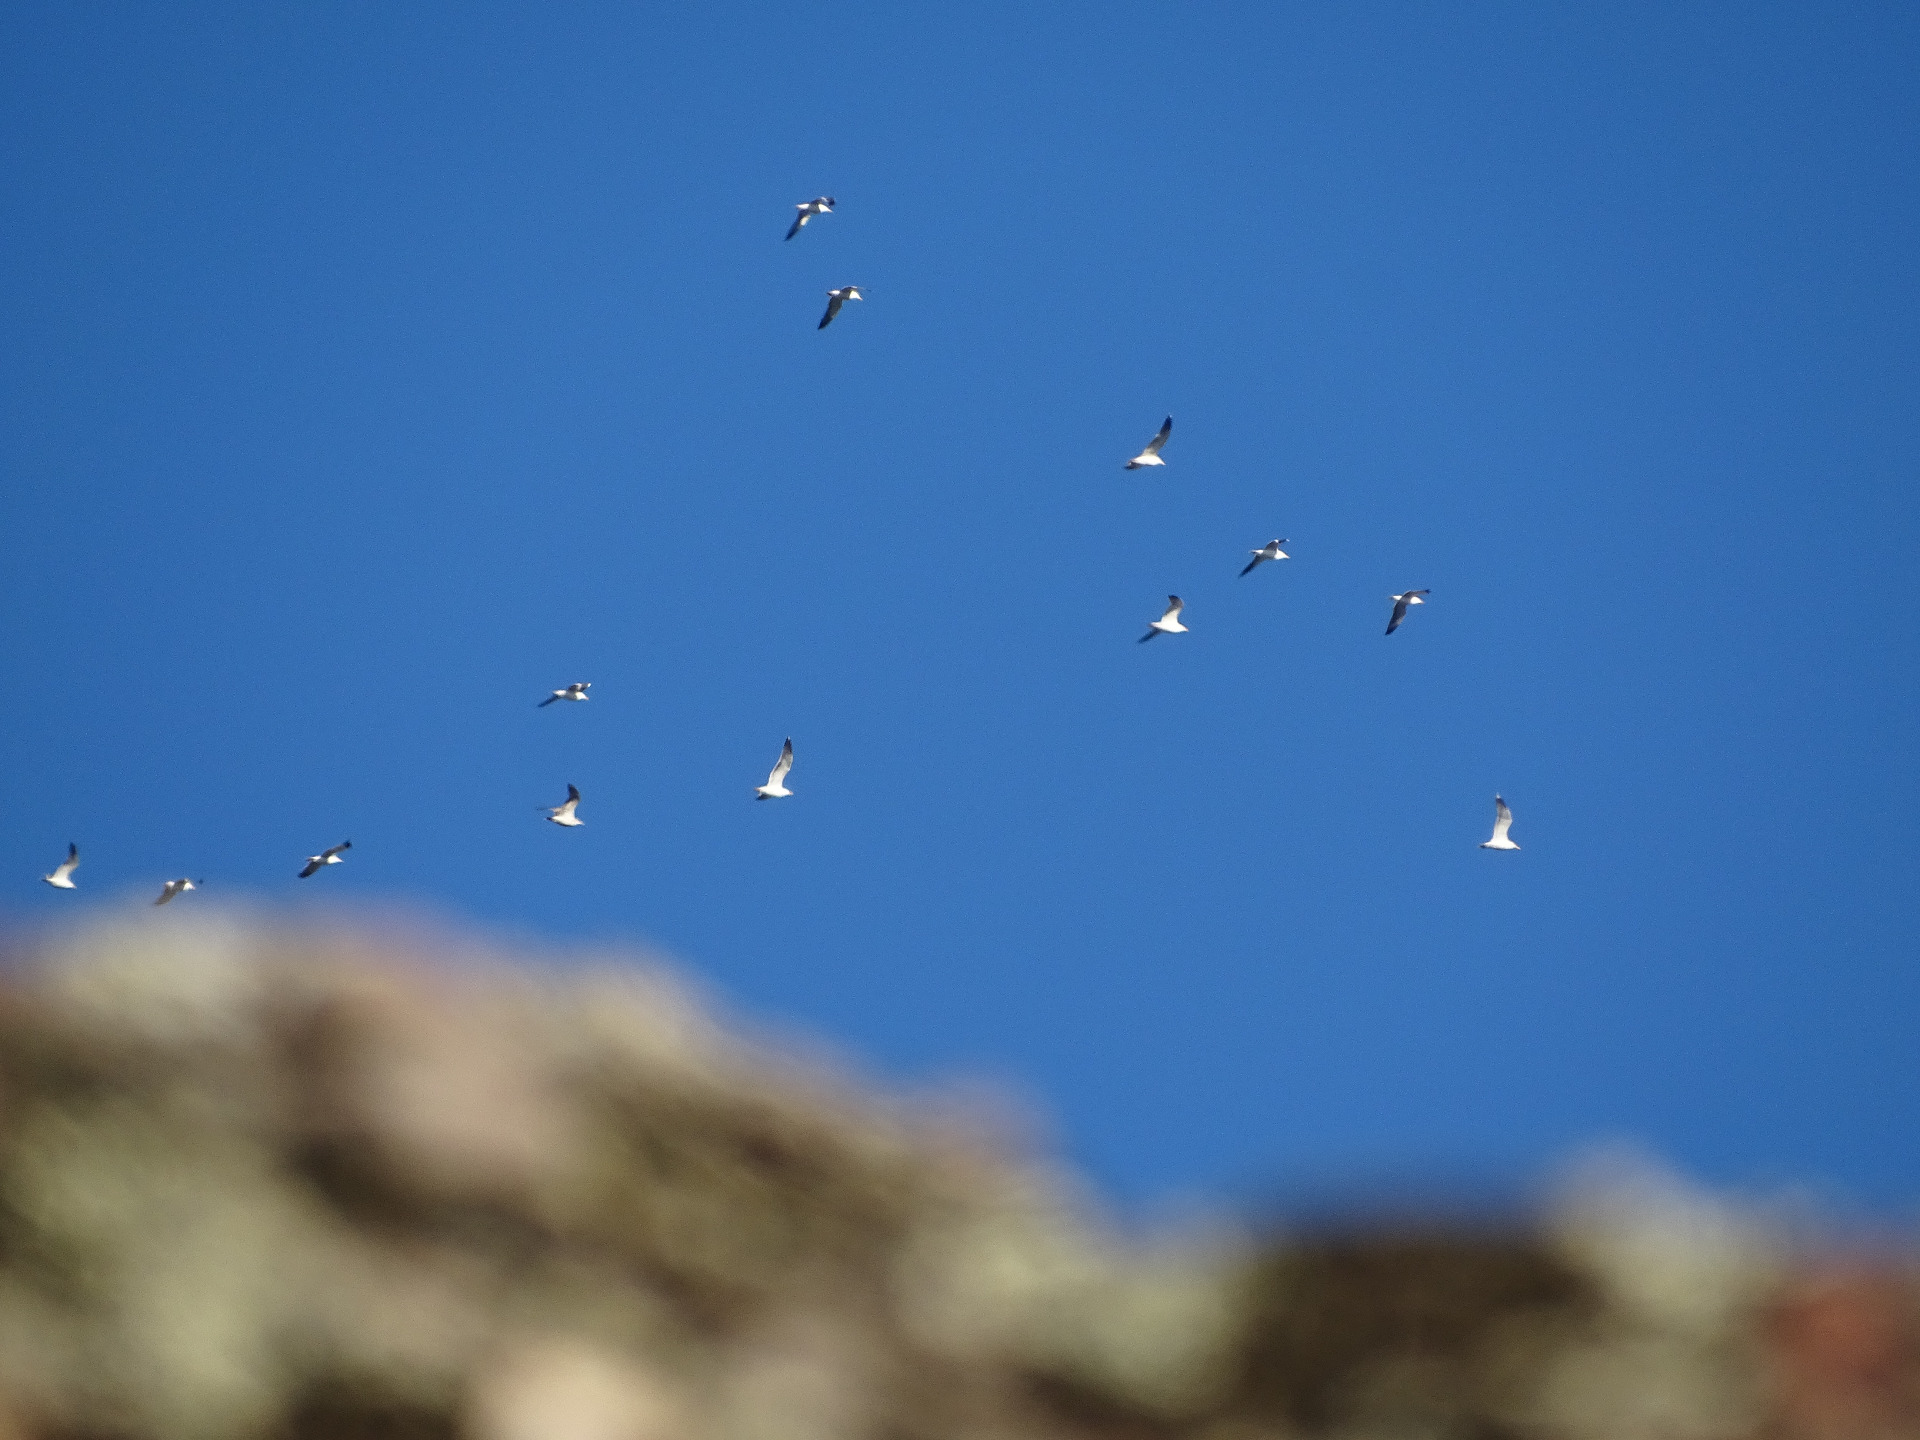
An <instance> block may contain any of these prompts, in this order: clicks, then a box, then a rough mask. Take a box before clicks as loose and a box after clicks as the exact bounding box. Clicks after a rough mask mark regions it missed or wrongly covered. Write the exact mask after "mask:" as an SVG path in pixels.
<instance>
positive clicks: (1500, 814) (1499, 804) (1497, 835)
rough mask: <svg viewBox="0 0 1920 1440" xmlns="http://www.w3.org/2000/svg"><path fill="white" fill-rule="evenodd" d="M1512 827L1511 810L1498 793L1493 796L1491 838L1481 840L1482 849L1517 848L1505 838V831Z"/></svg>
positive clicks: (1517, 847)
mask: <svg viewBox="0 0 1920 1440" xmlns="http://www.w3.org/2000/svg"><path fill="white" fill-rule="evenodd" d="M1512 828H1513V811H1511V810H1509V809H1508V808H1507V802H1506V801H1504V800H1502V799H1501V798H1500V797H1499V796H1498V795H1496V796H1494V797H1493V838H1492V839H1491V840H1482V841H1481V842H1480V848H1481V849H1482V850H1518V849H1519V848H1520V847H1519V846H1518V845H1516V844H1514V843H1513V841H1511V840H1509V839H1508V838H1507V831H1509V830H1511V829H1512Z"/></svg>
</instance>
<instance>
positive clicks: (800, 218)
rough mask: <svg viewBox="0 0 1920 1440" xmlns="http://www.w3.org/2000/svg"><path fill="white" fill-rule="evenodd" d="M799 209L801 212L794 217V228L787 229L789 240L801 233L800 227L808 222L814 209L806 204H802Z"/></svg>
mask: <svg viewBox="0 0 1920 1440" xmlns="http://www.w3.org/2000/svg"><path fill="white" fill-rule="evenodd" d="M799 210H800V213H799V214H798V215H796V216H795V217H794V221H793V228H792V229H791V230H789V231H787V239H789V240H791V239H792V238H793V237H794V236H796V235H798V234H799V233H800V227H801V226H802V225H804V224H806V223H807V220H808V219H809V218H810V216H811V215H812V211H811V210H809V209H808V208H807V207H806V206H805V205H802V206H800V207H799Z"/></svg>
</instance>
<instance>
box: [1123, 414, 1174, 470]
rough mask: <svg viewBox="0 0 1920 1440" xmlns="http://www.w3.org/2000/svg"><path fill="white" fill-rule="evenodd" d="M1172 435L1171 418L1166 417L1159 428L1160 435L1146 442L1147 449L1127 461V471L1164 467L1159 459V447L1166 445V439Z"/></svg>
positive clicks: (1163, 462) (1164, 462) (1162, 461)
mask: <svg viewBox="0 0 1920 1440" xmlns="http://www.w3.org/2000/svg"><path fill="white" fill-rule="evenodd" d="M1171 434H1173V416H1171V415H1169V416H1167V418H1166V420H1165V421H1164V422H1163V423H1162V424H1161V426H1160V433H1159V434H1158V435H1156V436H1154V437H1153V438H1152V439H1151V440H1149V441H1147V448H1146V449H1144V450H1142V451H1141V452H1140V453H1139V454H1138V455H1136V456H1134V457H1133V458H1132V459H1131V460H1129V461H1127V469H1129V470H1138V469H1139V468H1140V467H1141V466H1142V465H1164V464H1166V463H1167V462H1166V461H1164V460H1162V459H1161V458H1160V447H1161V446H1162V445H1164V444H1166V443H1167V437H1168V436H1169V435H1171Z"/></svg>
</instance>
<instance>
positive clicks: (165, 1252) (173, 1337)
mask: <svg viewBox="0 0 1920 1440" xmlns="http://www.w3.org/2000/svg"><path fill="white" fill-rule="evenodd" d="M167 919H168V920H169V921H173V920H175V919H184V917H174V916H169V917H167ZM0 1086H3V1087H4V1088H3V1089H0V1437H4V1440H56V1437H57V1440H149V1437H150V1440H235V1437H255V1436H262V1437H265V1436H271V1437H297V1440H332V1437H341V1440H344V1437H389V1440H399V1437H407V1440H414V1437H418V1440H437V1437H447V1440H451V1437H456V1436H457V1437H473V1440H963V1437H964V1440H1091V1437H1113V1440H1120V1437H1126V1440H1136V1437H1137V1440H1147V1437H1168V1440H1174V1437H1179V1440H1281V1437H1304V1436H1327V1437H1341V1440H1375V1437H1377V1440H1415V1437H1434V1440H1441V1437H1445V1440H1455V1437H1458V1440H1499V1437H1514V1440H1518V1437H1533V1436H1538V1437H1543V1440H1545V1437H1563V1440H1588V1437H1591V1440H1693V1437H1700V1440H1716V1437H1729V1440H1732V1437H1767V1440H1801V1437H1804V1440H1891V1437H1896V1436H1909V1435H1916V1434H1920V1427H1916V1425H1915V1415H1916V1413H1917V1412H1916V1404H1915V1393H1914V1386H1915V1378H1916V1368H1915V1363H1914V1353H1915V1351H1914V1329H1913V1322H1914V1313H1913V1299H1914V1292H1913V1289H1912V1287H1911V1285H1910V1283H1909V1280H1908V1277H1907V1275H1906V1274H1905V1273H1904V1272H1903V1271H1902V1270H1901V1269H1900V1268H1899V1266H1898V1265H1897V1264H1895V1263H1894V1262H1893V1261H1891V1260H1889V1259H1886V1258H1885V1257H1882V1258H1880V1259H1878V1260H1877V1261H1875V1262H1874V1263H1873V1264H1872V1265H1869V1266H1865V1267H1862V1268H1855V1269H1846V1270H1842V1269H1836V1268H1827V1269H1822V1268H1821V1267H1820V1266H1819V1265H1818V1264H1816V1263H1815V1262H1814V1261H1813V1260H1811V1259H1807V1258H1804V1257H1803V1258H1800V1259H1795V1258H1794V1257H1793V1256H1792V1255H1791V1254H1790V1253H1789V1252H1788V1249H1787V1247H1785V1246H1784V1245H1783V1244H1782V1243H1780V1242H1779V1241H1777V1240H1776V1239H1775V1238H1774V1237H1773V1236H1772V1235H1771V1234H1770V1233H1769V1232H1768V1231H1766V1230H1765V1229H1763V1228H1760V1227H1757V1226H1755V1225H1752V1224H1750V1223H1748V1222H1745V1221H1743V1220H1742V1219H1741V1218H1740V1217H1739V1216H1738V1215H1736V1214H1733V1213H1731V1212H1729V1211H1727V1210H1725V1209H1722V1208H1720V1207H1717V1206H1715V1205H1713V1204H1711V1203H1708V1202H1707V1201H1705V1200H1703V1199H1701V1198H1699V1197H1696V1196H1692V1195H1689V1194H1687V1193H1685V1192H1683V1191H1680V1190H1679V1189H1677V1188H1675V1187H1673V1186H1671V1185H1668V1184H1665V1183H1663V1182H1659V1181H1657V1180H1653V1179H1648V1178H1646V1177H1644V1176H1642V1177H1640V1178H1634V1177H1633V1176H1631V1175H1620V1176H1616V1177H1614V1178H1613V1179H1611V1180H1607V1181H1604V1182H1603V1181H1596V1182H1595V1183H1594V1184H1591V1185H1589V1186H1587V1187H1585V1188H1584V1189H1583V1190H1580V1191H1577V1192H1576V1194H1575V1198H1574V1199H1573V1200H1571V1201H1570V1202H1569V1203H1568V1204H1567V1205H1566V1206H1564V1207H1563V1208H1562V1209H1561V1210H1560V1211H1559V1212H1558V1213H1556V1214H1554V1215H1552V1216H1550V1217H1548V1219H1546V1220H1545V1221H1543V1222H1542V1223H1541V1225H1540V1226H1539V1228H1538V1229H1537V1230H1536V1231H1518V1230H1514V1229H1510V1228H1509V1229H1500V1228H1489V1229H1487V1230H1485V1231H1474V1230H1471V1229H1460V1228H1447V1227H1432V1228H1426V1229H1420V1228H1409V1227H1403V1226H1389V1225H1380V1226H1374V1227H1371V1228H1369V1227H1366V1226H1357V1227H1355V1228H1351V1229H1348V1230H1345V1231H1342V1232H1338V1233H1318V1234H1316V1235H1314V1236H1311V1237H1294V1238H1293V1239H1291V1240H1286V1239H1274V1240H1269V1241H1265V1242H1261V1243H1257V1244H1256V1243H1250V1242H1249V1243H1240V1242H1230V1241H1227V1240H1223V1239H1220V1238H1218V1237H1217V1236H1216V1237H1215V1238H1213V1239H1212V1240H1209V1241H1205V1242H1201V1241H1197V1240H1196V1241H1188V1242H1184V1243H1173V1242H1168V1243H1165V1244H1160V1245H1147V1244H1145V1243H1144V1242H1140V1241H1137V1240H1135V1241H1122V1240H1121V1239H1119V1238H1117V1237H1115V1236H1114V1235H1113V1234H1111V1233H1110V1232H1107V1231H1105V1230H1103V1229H1102V1228H1101V1227H1100V1225H1099V1224H1098V1223H1097V1220H1096V1219H1095V1218H1094V1217H1093V1216H1091V1215H1090V1214H1089V1213H1088V1212H1087V1210H1086V1208H1085V1207H1084V1206H1082V1205H1080V1204H1078V1203H1077V1202H1076V1201H1075V1199H1074V1197H1073V1192H1072V1190H1071V1187H1070V1185H1069V1184H1067V1183H1066V1182H1065V1180H1064V1179H1063V1177H1061V1176H1060V1175H1059V1174H1058V1173H1057V1172H1055V1171H1052V1170H1050V1169H1048V1168H1046V1167H1045V1166H1044V1165H1042V1164H1041V1163H1040V1162H1038V1161H1036V1160H1034V1159H1032V1158H1030V1157H1026V1156H1022V1155H1020V1154H1018V1153H1017V1152H1016V1150H1015V1148H1014V1147H1012V1146H1009V1145H1006V1144H1004V1143H1000V1142H995V1141H993V1140H991V1139H990V1138H988V1136H987V1134H986V1132H985V1131H984V1130H983V1129H982V1128H980V1127H978V1126H971V1127H970V1126H969V1125H967V1124H964V1123H961V1122H960V1121H957V1120H953V1119H948V1120H942V1119H941V1118H940V1117H939V1115H938V1114H937V1113H934V1112H932V1111H926V1112H919V1111H915V1110H914V1109H913V1108H911V1107H907V1106H904V1105H901V1104H896V1103H889V1102H887V1101H885V1100H883V1099H879V1098H875V1097H871V1096H862V1095H860V1094H858V1093H856V1092H855V1091H854V1089H853V1087H852V1086H850V1085H849V1084H847V1083H846V1082H844V1081H838V1080H833V1079H830V1078H825V1077H823V1076H822V1075H820V1074H819V1073H817V1072H816V1071H814V1070H813V1069H810V1068H809V1067H807V1066H805V1065H802V1064H801V1063H799V1062H797V1061H795V1060H792V1059H791V1058H783V1057H782V1056H781V1055H780V1054H778V1053H775V1052H773V1051H772V1050H770V1049H769V1048H767V1047H765V1046H755V1045H752V1044H749V1043H747V1042H745V1041H743V1040H741V1039H738V1038H735V1037H730V1036H729V1035H727V1034H724V1033H722V1032H721V1031H720V1030H719V1029H717V1028H716V1027H715V1026H714V1025H713V1023H712V1022H710V1021H709V1020H707V1019H706V1018H704V1017H703V1015H702V1014H701V1013H700V1011H699V1010H698V1008H697V1007H696V1006H694V1005H693V1004H692V1003H691V1002H690V1001H689V1000H688V999H687V998H686V996H685V995H684V993H683V992H681V991H680V990H679V989H678V988H676V987H675V986H674V985H673V984H672V983H671V982H670V981H669V980H667V979H665V978H664V977H662V976H660V975H658V974H654V973H651V972H645V971H639V970H633V969H627V970H617V969H613V968H608V969H605V970H601V971H597V972H592V973H588V972H586V971H583V970H570V971H567V972H564V973H559V972H554V971H547V970H538V969H517V970H516V969H513V968H510V967H508V966H506V965H505V964H502V963H500V962H498V961H496V960H483V959H472V958H469V959H465V960H461V961H459V962H458V963H450V962H449V961H447V960H446V959H445V957H444V956H442V957H441V958H440V959H438V960H437V961H432V962H430V961H427V960H421V959H418V958H413V957H408V956H403V955H397V954H394V953H391V952H390V951H382V950H381V949H380V948H379V947H378V946H377V945H375V944H371V943H369V942H367V941H365V940H364V939H363V940H357V941H356V940H353V939H350V938H342V937H341V936H339V935H325V936H315V935H312V934H307V935H304V936H303V935H300V934H293V933H276V932H270V931H266V930H262V929H259V928H255V927H251V926H248V925H245V924H242V923H240V922H237V921H231V920H226V919H222V918H221V917H219V916H217V915H205V914H203V915H202V916H199V917H194V918H193V919H191V920H188V921H185V923H179V924H175V923H167V924H153V923H151V921H150V918H149V922H148V923H143V924H137V925H127V926H125V927H122V928H114V929H103V930H94V931H90V932H87V933H86V934H84V935H83V936H82V937H81V938H79V939H77V940H74V941H72V942H70V943H69V944H68V945H67V946H65V947H64V948H63V949H60V950H58V951H57V952H56V953H53V954H50V955H44V956H41V957H38V958H36V959H35V960H33V961H32V962H31V963H30V964H29V963H21V964H17V965H16V966H15V967H14V969H13V971H12V973H11V975H10V977H9V978H8V979H7V981H6V982H5V985H4V988H3V989H0Z"/></svg>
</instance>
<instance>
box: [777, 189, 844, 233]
mask: <svg viewBox="0 0 1920 1440" xmlns="http://www.w3.org/2000/svg"><path fill="white" fill-rule="evenodd" d="M793 208H794V209H796V210H798V211H799V212H800V213H799V214H798V215H797V216H795V217H794V221H793V228H792V229H791V230H789V231H787V239H789V240H791V239H792V238H793V237H794V236H796V235H798V234H799V233H800V232H801V231H802V230H804V229H805V228H806V225H807V221H809V220H811V219H812V218H813V217H814V216H816V215H831V214H832V213H833V197H832V196H831V195H822V196H821V197H820V198H819V199H818V200H802V201H801V202H800V203H799V204H798V205H796V206H794V207H793Z"/></svg>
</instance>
